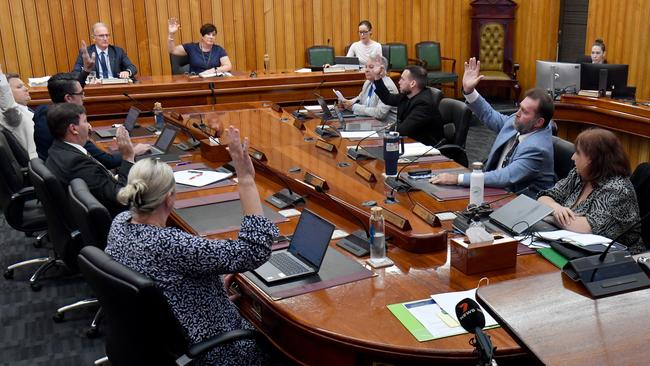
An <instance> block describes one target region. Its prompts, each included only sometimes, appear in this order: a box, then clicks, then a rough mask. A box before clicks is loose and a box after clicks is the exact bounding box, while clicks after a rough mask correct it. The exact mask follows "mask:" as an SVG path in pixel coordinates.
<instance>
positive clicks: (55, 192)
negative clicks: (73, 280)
mask: <svg viewBox="0 0 650 366" xmlns="http://www.w3.org/2000/svg"><path fill="white" fill-rule="evenodd" d="M29 177H30V180H31V181H32V184H34V188H35V189H36V195H37V196H38V198H39V199H40V201H41V203H42V204H43V208H44V209H45V216H46V218H47V231H48V236H49V238H50V242H51V243H52V246H53V251H54V256H53V257H52V258H51V260H50V261H49V262H48V263H45V264H44V265H43V266H41V267H40V268H39V269H38V270H37V271H36V273H34V276H32V278H31V279H30V280H29V282H30V286H31V288H32V290H34V291H38V290H40V289H41V284H40V283H39V282H38V277H39V275H41V274H42V273H44V272H45V271H47V270H48V269H49V268H51V267H52V266H55V265H62V266H64V268H65V269H67V270H68V271H71V272H74V271H76V269H77V265H76V257H77V253H79V249H80V248H81V240H80V235H79V232H78V231H76V230H74V229H73V226H72V224H71V220H70V217H69V216H68V215H69V206H68V200H67V195H66V194H65V192H64V191H63V187H62V186H61V183H60V182H59V181H58V179H57V178H56V177H55V176H54V175H53V174H52V173H51V172H50V170H49V169H48V168H47V167H46V166H45V163H43V160H41V159H38V158H36V159H32V160H30V161H29Z"/></svg>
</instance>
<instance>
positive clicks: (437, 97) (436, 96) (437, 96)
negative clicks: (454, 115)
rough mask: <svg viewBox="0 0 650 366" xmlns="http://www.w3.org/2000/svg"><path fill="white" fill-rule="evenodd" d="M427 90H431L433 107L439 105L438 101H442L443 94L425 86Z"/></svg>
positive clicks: (438, 90)
mask: <svg viewBox="0 0 650 366" xmlns="http://www.w3.org/2000/svg"><path fill="white" fill-rule="evenodd" d="M427 88H429V89H431V93H432V94H433V102H434V103H435V105H438V106H439V105H440V101H441V100H442V97H443V96H444V94H443V93H442V90H440V89H437V88H434V87H432V86H427Z"/></svg>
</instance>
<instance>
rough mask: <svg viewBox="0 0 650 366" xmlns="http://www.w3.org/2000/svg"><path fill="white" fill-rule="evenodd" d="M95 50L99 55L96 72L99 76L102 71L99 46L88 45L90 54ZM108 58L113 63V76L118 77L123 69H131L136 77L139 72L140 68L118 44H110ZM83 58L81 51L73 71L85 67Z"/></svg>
mask: <svg viewBox="0 0 650 366" xmlns="http://www.w3.org/2000/svg"><path fill="white" fill-rule="evenodd" d="M93 52H94V53H95V54H96V55H97V59H96V61H95V72H96V73H97V77H99V75H100V72H99V52H97V46H95V45H92V46H90V47H88V54H90V55H91V56H92V54H93ZM108 59H109V62H110V63H111V71H112V72H113V76H114V77H117V74H119V73H120V72H121V71H130V72H131V77H134V76H135V74H136V73H137V72H138V69H137V68H136V67H135V65H134V64H133V63H132V62H131V60H129V57H128V56H127V55H126V52H124V50H123V49H121V48H120V47H117V46H113V45H109V46H108ZM83 65H84V63H83V60H82V58H81V53H80V54H79V56H77V62H75V64H74V69H73V71H76V72H79V71H81V69H82V68H83Z"/></svg>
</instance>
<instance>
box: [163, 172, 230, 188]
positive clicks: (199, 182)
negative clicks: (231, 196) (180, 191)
mask: <svg viewBox="0 0 650 366" xmlns="http://www.w3.org/2000/svg"><path fill="white" fill-rule="evenodd" d="M231 176H232V173H231V172H221V171H219V172H217V171H214V170H192V169H189V170H181V171H178V172H174V179H175V180H176V183H179V184H184V185H188V186H192V187H203V186H207V185H208V184H212V183H216V182H219V181H222V180H224V179H228V178H230V177H231Z"/></svg>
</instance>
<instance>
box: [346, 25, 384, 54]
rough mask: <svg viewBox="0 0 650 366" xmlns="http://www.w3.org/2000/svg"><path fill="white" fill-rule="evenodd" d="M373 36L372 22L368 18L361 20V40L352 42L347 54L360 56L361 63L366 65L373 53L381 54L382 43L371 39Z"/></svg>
mask: <svg viewBox="0 0 650 366" xmlns="http://www.w3.org/2000/svg"><path fill="white" fill-rule="evenodd" d="M371 36H372V24H370V22H369V21H367V20H362V21H361V22H359V41H357V42H354V43H352V45H351V46H350V49H349V50H348V54H347V55H346V56H347V57H357V58H359V63H360V64H361V65H365V64H366V63H367V62H368V59H369V58H370V56H371V55H379V56H381V55H382V54H381V44H379V42H375V41H373V40H372V39H370V38H371Z"/></svg>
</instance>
